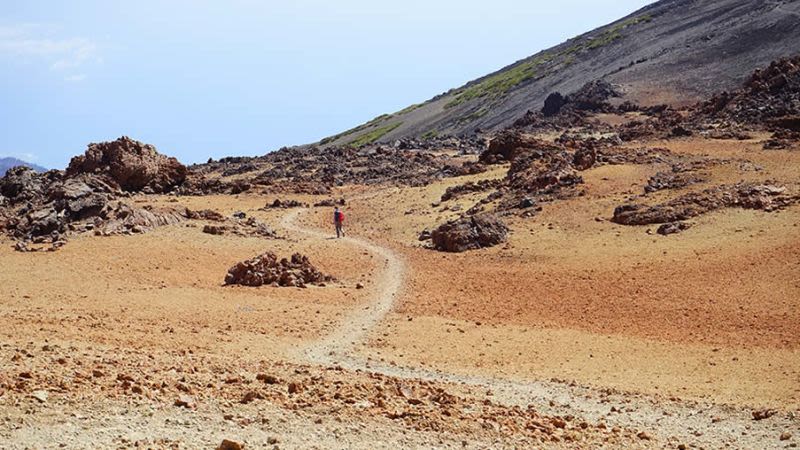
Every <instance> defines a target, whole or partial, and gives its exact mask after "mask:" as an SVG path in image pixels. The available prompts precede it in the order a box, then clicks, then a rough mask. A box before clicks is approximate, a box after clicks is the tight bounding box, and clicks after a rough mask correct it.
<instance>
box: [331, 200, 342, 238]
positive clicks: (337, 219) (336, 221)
mask: <svg viewBox="0 0 800 450" xmlns="http://www.w3.org/2000/svg"><path fill="white" fill-rule="evenodd" d="M343 223H344V213H343V212H341V211H339V207H338V206H335V207H334V208H333V225H334V226H335V227H336V237H337V238H339V237H342V236H344V229H342V224H343Z"/></svg>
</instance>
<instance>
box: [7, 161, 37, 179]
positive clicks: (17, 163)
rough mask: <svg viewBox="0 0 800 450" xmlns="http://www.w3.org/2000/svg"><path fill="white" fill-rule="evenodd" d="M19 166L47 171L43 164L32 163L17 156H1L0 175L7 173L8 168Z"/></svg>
mask: <svg viewBox="0 0 800 450" xmlns="http://www.w3.org/2000/svg"><path fill="white" fill-rule="evenodd" d="M17 166H27V167H30V168H31V169H33V170H35V171H37V172H46V171H47V169H45V168H44V167H41V166H37V165H36V164H31V163H29V162H25V161H23V160H21V159H17V158H0V177H1V176H3V175H5V174H6V170H8V169H10V168H12V167H17Z"/></svg>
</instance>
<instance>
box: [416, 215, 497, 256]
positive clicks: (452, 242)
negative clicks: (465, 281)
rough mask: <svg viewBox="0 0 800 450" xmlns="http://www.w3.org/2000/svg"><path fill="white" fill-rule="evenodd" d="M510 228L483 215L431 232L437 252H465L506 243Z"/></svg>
mask: <svg viewBox="0 0 800 450" xmlns="http://www.w3.org/2000/svg"><path fill="white" fill-rule="evenodd" d="M507 238H508V227H507V226H506V224H505V223H503V221H501V220H500V219H499V218H498V217H497V216H494V215H491V214H481V215H476V216H471V217H462V218H460V219H457V220H454V221H451V222H447V223H445V224H443V225H441V226H439V227H438V228H436V229H435V230H433V231H432V232H431V241H432V243H433V247H434V248H435V249H436V250H440V251H445V252H464V251H467V250H476V249H479V248H485V247H493V246H495V245H498V244H501V243H503V242H506V240H507Z"/></svg>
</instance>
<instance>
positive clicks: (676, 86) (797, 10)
mask: <svg viewBox="0 0 800 450" xmlns="http://www.w3.org/2000/svg"><path fill="white" fill-rule="evenodd" d="M798 49H800V3H798V2H762V1H759V0H710V1H702V2H699V1H694V0H662V1H659V2H656V3H654V4H652V5H649V6H647V7H645V8H643V9H641V10H639V11H637V12H635V13H633V14H631V15H630V16H628V17H625V18H622V19H620V20H618V21H616V22H614V23H611V24H609V25H606V26H604V27H601V28H598V29H596V30H593V31H591V32H588V33H586V34H583V35H581V36H578V37H575V38H573V39H570V40H568V41H567V42H564V43H562V44H560V45H557V46H555V47H553V48H550V49H547V50H544V51H542V52H539V53H537V54H535V55H533V56H530V57H528V58H525V59H523V60H520V61H518V62H516V63H514V64H512V65H509V66H507V67H505V68H503V69H501V70H499V71H497V72H494V73H491V74H489V75H486V76H485V77H483V78H479V79H477V80H474V81H471V82H469V83H467V84H465V85H464V86H462V87H459V88H456V89H451V90H450V91H447V92H445V93H443V94H441V95H439V96H437V97H434V98H432V99H431V100H428V101H427V102H424V103H422V104H421V105H415V106H414V107H410V108H406V109H404V110H403V111H401V112H398V113H395V114H391V115H386V116H382V117H380V118H376V119H375V120H373V121H371V122H370V123H368V124H365V125H363V126H360V127H357V128H356V129H353V130H351V131H349V132H345V133H341V134H339V135H337V136H335V137H332V138H330V139H326V140H325V141H326V143H330V144H333V145H341V144H346V143H348V142H352V141H356V140H358V139H359V138H361V137H362V136H367V135H371V136H378V139H377V140H378V142H390V141H392V140H394V139H398V138H402V137H423V136H431V135H438V136H446V135H454V136H468V135H472V134H475V133H476V132H478V131H481V132H487V131H498V130H502V129H504V128H507V127H508V126H510V125H512V124H513V123H514V121H515V120H517V119H519V118H521V117H522V116H523V115H524V114H525V112H526V111H529V110H530V111H537V112H538V111H541V110H542V107H543V106H544V104H545V99H546V98H547V97H548V95H550V94H551V93H555V92H559V93H561V94H563V96H561V98H558V97H551V98H550V101H549V102H548V105H547V106H548V107H547V108H546V111H545V112H546V113H547V114H548V115H550V114H555V113H556V112H557V111H558V110H559V109H560V108H561V106H563V101H564V97H568V96H569V94H571V93H575V92H576V91H578V90H579V89H580V88H581V87H582V86H584V85H586V84H587V83H590V82H594V81H596V80H604V81H606V82H609V83H612V84H615V85H619V86H620V89H619V93H620V94H621V95H622V96H623V97H622V99H620V100H619V101H631V102H633V103H638V104H642V105H644V106H651V105H657V104H663V103H665V104H670V105H672V106H685V105H690V104H694V103H696V102H697V101H698V100H700V99H704V98H707V97H708V96H710V95H712V94H714V93H717V92H720V91H722V90H729V89H733V88H736V87H738V86H740V85H741V83H742V82H743V81H745V80H746V79H747V77H748V76H749V74H750V73H752V72H753V71H754V70H755V69H757V68H759V67H766V66H768V65H769V64H770V62H771V61H774V60H777V59H779V58H782V57H788V56H793V55H795V54H797V52H798ZM602 86H604V85H598V87H602Z"/></svg>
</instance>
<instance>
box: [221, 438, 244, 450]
mask: <svg viewBox="0 0 800 450" xmlns="http://www.w3.org/2000/svg"><path fill="white" fill-rule="evenodd" d="M243 448H244V447H243V446H242V444H240V443H238V442H236V441H231V440H228V439H223V440H222V443H221V444H219V446H218V447H217V450H242V449H243Z"/></svg>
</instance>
